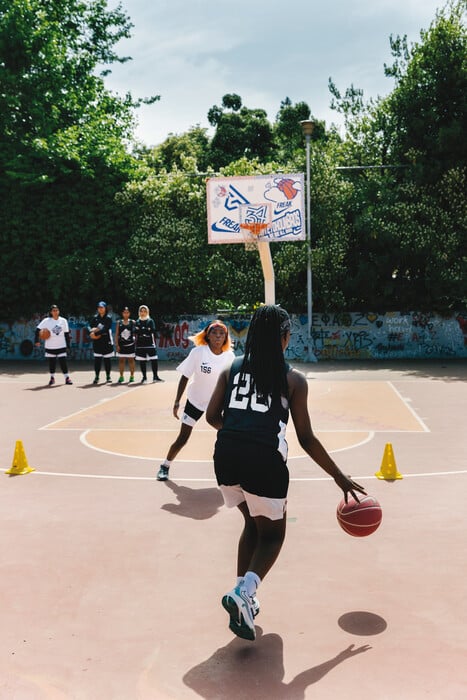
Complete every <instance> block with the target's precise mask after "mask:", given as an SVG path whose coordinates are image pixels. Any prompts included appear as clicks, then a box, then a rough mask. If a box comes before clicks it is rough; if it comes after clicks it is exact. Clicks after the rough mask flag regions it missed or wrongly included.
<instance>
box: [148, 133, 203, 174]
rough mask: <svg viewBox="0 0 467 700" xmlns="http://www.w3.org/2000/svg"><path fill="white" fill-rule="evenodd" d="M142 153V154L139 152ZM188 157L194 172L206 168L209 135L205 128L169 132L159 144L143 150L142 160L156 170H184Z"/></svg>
mask: <svg viewBox="0 0 467 700" xmlns="http://www.w3.org/2000/svg"><path fill="white" fill-rule="evenodd" d="M141 155H143V154H141ZM187 158H190V159H191V161H192V162H193V159H194V169H195V171H196V172H198V171H201V172H205V171H206V170H207V168H208V158H209V137H208V135H207V129H203V128H201V127H200V126H193V127H191V128H190V129H189V130H188V131H187V132H186V133H184V134H169V136H168V137H167V138H166V139H165V141H163V143H161V144H160V145H159V146H155V147H154V148H151V149H147V150H145V151H144V160H145V162H146V163H147V164H148V165H149V167H151V168H154V170H156V172H158V171H161V170H165V171H170V170H172V169H174V168H178V169H180V170H185V163H186V159H187Z"/></svg>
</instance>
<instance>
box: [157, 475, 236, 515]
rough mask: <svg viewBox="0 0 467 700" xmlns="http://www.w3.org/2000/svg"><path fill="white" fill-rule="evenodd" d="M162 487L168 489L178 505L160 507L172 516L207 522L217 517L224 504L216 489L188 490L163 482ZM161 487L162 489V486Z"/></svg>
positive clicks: (185, 487) (170, 504)
mask: <svg viewBox="0 0 467 700" xmlns="http://www.w3.org/2000/svg"><path fill="white" fill-rule="evenodd" d="M164 486H165V487H166V488H168V489H170V490H171V491H172V492H173V493H174V494H175V496H176V497H177V500H178V503H164V505H162V506H161V510H165V511H167V512H168V513H172V515H180V516H181V517H182V518H192V519H193V520H207V519H208V518H212V517H213V516H214V515H217V513H218V512H219V510H220V508H221V507H222V506H223V504H224V501H223V499H222V495H221V492H220V491H219V489H217V488H208V489H190V488H189V487H188V486H179V485H178V484H176V483H175V482H173V481H165V482H164ZM161 487H162V488H163V486H162V485H161Z"/></svg>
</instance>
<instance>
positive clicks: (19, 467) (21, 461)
mask: <svg viewBox="0 0 467 700" xmlns="http://www.w3.org/2000/svg"><path fill="white" fill-rule="evenodd" d="M34 471H35V469H33V467H30V466H29V464H28V460H27V459H26V454H25V452H24V447H23V443H22V442H21V440H17V441H16V446H15V454H14V455H13V462H12V464H11V468H10V469H8V471H6V472H5V474H11V475H12V476H16V475H17V474H29V472H34Z"/></svg>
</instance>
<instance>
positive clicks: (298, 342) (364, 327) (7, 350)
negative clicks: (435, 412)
mask: <svg viewBox="0 0 467 700" xmlns="http://www.w3.org/2000/svg"><path fill="white" fill-rule="evenodd" d="M213 318H214V317H213V316H186V317H182V318H179V319H178V320H177V321H174V322H165V323H163V324H162V326H161V329H160V333H159V337H158V355H159V359H160V360H169V361H173V362H179V361H180V360H182V359H183V358H184V357H186V355H187V354H188V352H189V350H190V349H191V347H192V344H191V343H190V340H189V336H190V335H193V334H194V333H196V332H197V331H199V330H201V329H202V328H203V327H204V326H205V325H206V324H207V323H208V322H209V321H210V320H212V319H213ZM223 319H224V321H225V322H226V323H227V325H228V326H229V328H230V333H231V336H232V340H233V342H234V346H235V352H236V353H237V354H241V353H242V352H243V349H244V346H245V340H246V335H247V331H248V326H249V322H250V317H249V316H238V315H232V316H228V315H227V314H224V315H223ZM40 320H41V316H39V315H37V316H34V317H33V318H30V319H20V320H18V321H16V322H15V323H13V324H12V325H11V326H10V325H8V324H6V323H2V322H0V360H2V359H3V360H31V359H37V360H39V359H41V358H42V357H43V349H42V347H41V348H40V349H39V348H36V347H35V346H34V343H33V341H34V331H35V328H36V326H37V324H38V322H39V321H40ZM68 322H69V324H70V330H71V335H72V347H71V350H70V353H69V357H70V358H71V359H76V360H89V359H91V358H92V346H91V341H90V340H89V337H88V334H87V331H86V329H85V326H86V324H87V319H85V318H84V317H80V318H69V319H68ZM306 324H307V316H306V315H303V316H298V315H295V316H292V337H291V342H290V345H289V348H288V350H287V358H288V359H289V360H297V361H306V360H307V358H308V348H307V332H306ZM312 327H313V333H312V336H313V351H314V355H315V357H316V358H317V359H318V360H319V361H321V360H351V359H358V360H371V359H375V360H384V359H404V358H411V359H432V358H445V359H450V358H463V357H467V312H454V313H452V314H451V315H449V316H447V317H441V316H438V315H436V314H432V313H418V312H416V311H413V312H409V313H399V312H390V313H389V312H388V313H384V314H378V313H372V312H368V313H336V314H326V313H322V314H314V315H313V324H312Z"/></svg>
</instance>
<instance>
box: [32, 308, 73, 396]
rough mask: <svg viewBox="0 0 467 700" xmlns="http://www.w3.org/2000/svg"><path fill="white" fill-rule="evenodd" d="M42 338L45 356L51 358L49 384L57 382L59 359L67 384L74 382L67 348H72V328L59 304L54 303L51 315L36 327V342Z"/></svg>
mask: <svg viewBox="0 0 467 700" xmlns="http://www.w3.org/2000/svg"><path fill="white" fill-rule="evenodd" d="M40 339H42V340H44V345H45V356H46V357H47V358H48V360H49V372H50V379H49V386H53V385H54V384H55V368H56V366H57V359H58V361H59V363H60V369H61V370H62V372H63V375H64V377H65V384H73V382H72V381H71V379H70V375H69V374H68V363H67V350H68V349H69V348H70V343H71V341H70V329H69V327H68V321H67V319H66V318H63V316H60V309H59V308H58V306H57V304H52V306H51V307H50V310H49V315H48V316H46V318H43V319H42V321H41V322H40V323H39V325H38V326H37V328H36V331H35V334H34V343H35V345H36V346H39V345H40Z"/></svg>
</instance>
